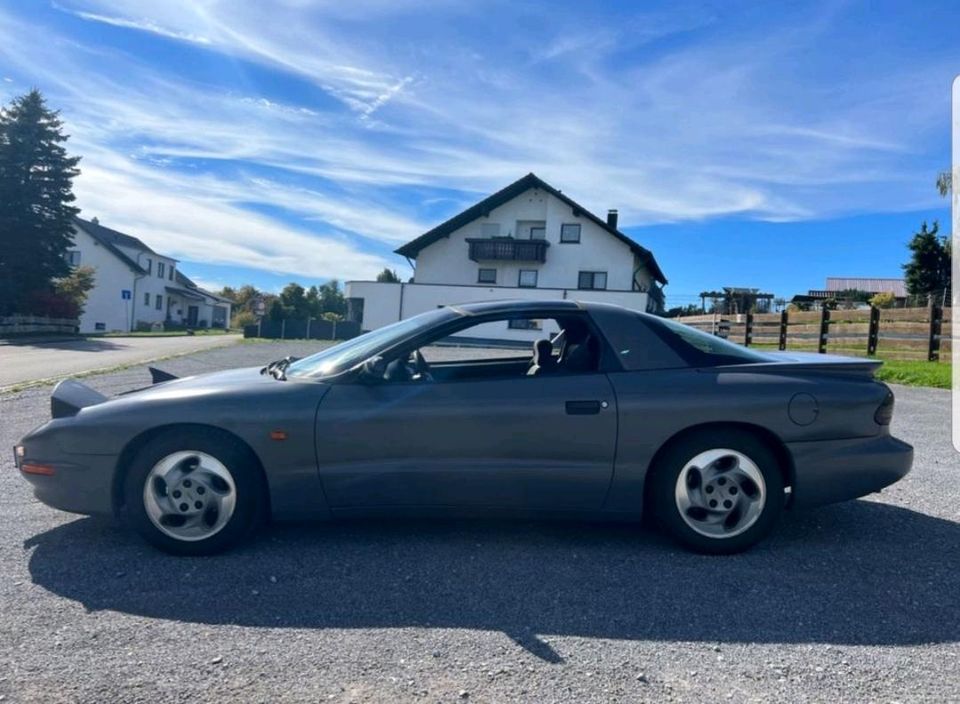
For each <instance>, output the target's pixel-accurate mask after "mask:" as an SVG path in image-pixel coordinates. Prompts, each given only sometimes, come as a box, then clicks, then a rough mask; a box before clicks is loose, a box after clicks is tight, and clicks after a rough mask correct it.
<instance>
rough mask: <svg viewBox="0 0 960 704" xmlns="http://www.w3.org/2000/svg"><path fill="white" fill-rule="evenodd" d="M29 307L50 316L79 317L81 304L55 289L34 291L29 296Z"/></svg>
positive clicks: (31, 310) (32, 311)
mask: <svg viewBox="0 0 960 704" xmlns="http://www.w3.org/2000/svg"><path fill="white" fill-rule="evenodd" d="M27 309H28V310H29V311H30V313H32V314H33V315H41V316H46V317H48V318H79V317H80V311H81V309H80V304H79V303H77V301H75V300H73V299H71V298H70V297H68V296H64V295H63V294H60V293H56V292H55V291H34V292H33V293H31V294H30V295H29V296H27Z"/></svg>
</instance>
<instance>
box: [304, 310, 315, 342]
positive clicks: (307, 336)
mask: <svg viewBox="0 0 960 704" xmlns="http://www.w3.org/2000/svg"><path fill="white" fill-rule="evenodd" d="M312 322H313V318H312V317H310V316H309V315H308V316H307V332H306V334H305V335H304V337H305V338H307V339H308V340H309V339H310V323H312Z"/></svg>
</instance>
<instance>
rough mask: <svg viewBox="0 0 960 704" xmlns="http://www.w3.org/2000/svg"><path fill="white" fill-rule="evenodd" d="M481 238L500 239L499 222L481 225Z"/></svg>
mask: <svg viewBox="0 0 960 704" xmlns="http://www.w3.org/2000/svg"><path fill="white" fill-rule="evenodd" d="M480 236H481V237H499V236H500V223H498V222H483V223H480Z"/></svg>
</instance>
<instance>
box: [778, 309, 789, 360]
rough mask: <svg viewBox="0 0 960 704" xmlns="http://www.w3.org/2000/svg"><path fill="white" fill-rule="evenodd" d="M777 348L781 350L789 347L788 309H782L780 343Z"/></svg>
mask: <svg viewBox="0 0 960 704" xmlns="http://www.w3.org/2000/svg"><path fill="white" fill-rule="evenodd" d="M777 349H779V350H780V351H781V352H782V351H783V350H785V349H787V309H786V308H784V309H783V310H782V311H780V344H778V345H777Z"/></svg>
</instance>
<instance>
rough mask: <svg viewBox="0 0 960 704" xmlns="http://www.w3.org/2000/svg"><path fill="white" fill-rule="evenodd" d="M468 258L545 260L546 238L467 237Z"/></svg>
mask: <svg viewBox="0 0 960 704" xmlns="http://www.w3.org/2000/svg"><path fill="white" fill-rule="evenodd" d="M467 242H468V243H469V244H470V254H469V256H470V259H471V260H473V261H475V262H483V261H511V262H540V263H543V262H545V261H546V260H547V247H549V246H550V243H549V242H547V241H546V240H515V239H512V238H509V237H504V238H495V239H480V238H470V237H468V238H467Z"/></svg>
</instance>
